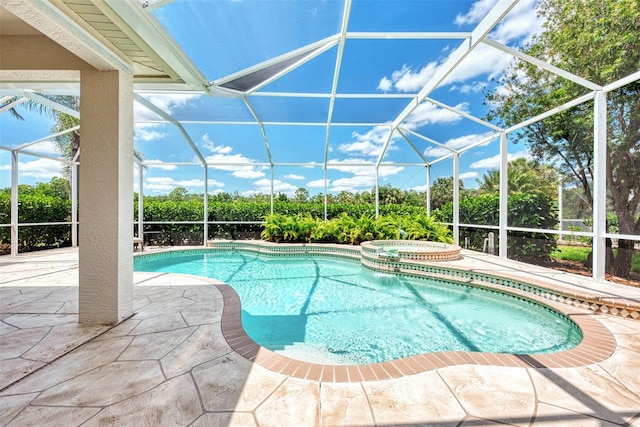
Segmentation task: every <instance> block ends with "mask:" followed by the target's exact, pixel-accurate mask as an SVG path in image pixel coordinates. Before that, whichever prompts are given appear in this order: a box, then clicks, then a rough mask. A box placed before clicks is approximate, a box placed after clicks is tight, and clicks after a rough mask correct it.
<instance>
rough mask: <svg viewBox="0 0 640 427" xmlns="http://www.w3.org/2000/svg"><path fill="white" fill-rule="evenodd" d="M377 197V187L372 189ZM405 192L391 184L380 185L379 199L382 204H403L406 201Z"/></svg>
mask: <svg viewBox="0 0 640 427" xmlns="http://www.w3.org/2000/svg"><path fill="white" fill-rule="evenodd" d="M371 192H372V195H373V197H375V193H376V189H375V188H373V189H372V190H371ZM405 197H406V195H405V193H404V192H403V191H402V190H400V189H399V188H395V187H392V186H391V185H390V184H387V185H383V186H380V187H378V200H379V202H380V204H381V205H401V204H403V203H404V201H405Z"/></svg>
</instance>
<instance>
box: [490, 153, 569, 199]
mask: <svg viewBox="0 0 640 427" xmlns="http://www.w3.org/2000/svg"><path fill="white" fill-rule="evenodd" d="M478 191H479V192H480V194H492V193H500V171H499V170H498V169H490V170H488V171H487V172H486V173H485V174H484V175H483V176H482V178H481V179H479V180H478ZM507 191H508V192H509V193H514V192H521V193H535V194H541V195H543V196H545V197H547V198H548V199H550V200H554V199H556V198H557V197H558V174H557V173H556V170H555V169H554V168H553V166H550V165H542V164H540V163H538V162H536V161H535V160H528V159H526V158H524V157H520V158H517V159H515V160H512V161H510V162H509V164H508V166H507Z"/></svg>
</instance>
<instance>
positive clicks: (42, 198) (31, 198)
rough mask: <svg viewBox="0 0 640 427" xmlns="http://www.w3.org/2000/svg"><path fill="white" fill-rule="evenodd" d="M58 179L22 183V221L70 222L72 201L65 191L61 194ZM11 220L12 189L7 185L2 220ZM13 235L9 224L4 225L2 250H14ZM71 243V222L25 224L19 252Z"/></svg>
mask: <svg viewBox="0 0 640 427" xmlns="http://www.w3.org/2000/svg"><path fill="white" fill-rule="evenodd" d="M55 180H56V179H55V178H54V182H53V183H52V185H49V184H41V183H39V184H38V185H37V186H36V187H28V186H20V187H19V192H18V203H19V206H18V221H19V222H20V223H22V224H27V223H41V222H69V221H70V220H71V201H70V200H69V198H68V196H67V195H65V194H64V191H62V194H60V191H61V190H60V187H59V185H58V184H59V181H55ZM63 181H64V180H63ZM61 196H63V197H61ZM9 223H11V192H10V191H9V190H8V189H7V190H2V191H0V224H9ZM10 236H11V230H10V228H9V227H0V244H1V245H0V253H3V252H6V253H8V252H9V251H10V246H9V242H10V240H11V237H10ZM70 245H71V226H70V225H43V226H37V227H36V226H21V227H20V228H19V229H18V251H19V252H28V251H35V250H40V249H50V248H58V247H63V246H70Z"/></svg>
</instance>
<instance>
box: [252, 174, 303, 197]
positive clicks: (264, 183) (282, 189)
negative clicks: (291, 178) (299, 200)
mask: <svg viewBox="0 0 640 427" xmlns="http://www.w3.org/2000/svg"><path fill="white" fill-rule="evenodd" d="M253 185H254V188H253V189H251V190H247V191H245V192H244V193H242V194H243V195H245V196H252V195H254V194H271V180H270V179H266V178H265V179H260V180H258V181H256V182H254V183H253ZM297 189H298V187H297V186H295V185H291V184H289V183H288V182H284V181H280V180H279V179H274V180H273V193H274V194H278V193H284V194H286V195H287V196H289V197H293V196H294V195H295V192H296V190H297Z"/></svg>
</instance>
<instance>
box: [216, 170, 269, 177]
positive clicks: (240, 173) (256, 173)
mask: <svg viewBox="0 0 640 427" xmlns="http://www.w3.org/2000/svg"><path fill="white" fill-rule="evenodd" d="M219 169H223V168H219ZM232 175H233V176H235V177H236V178H245V179H256V178H262V177H263V176H265V173H264V172H263V171H262V170H260V169H259V168H254V167H237V168H235V169H234V170H233V172H232Z"/></svg>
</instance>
